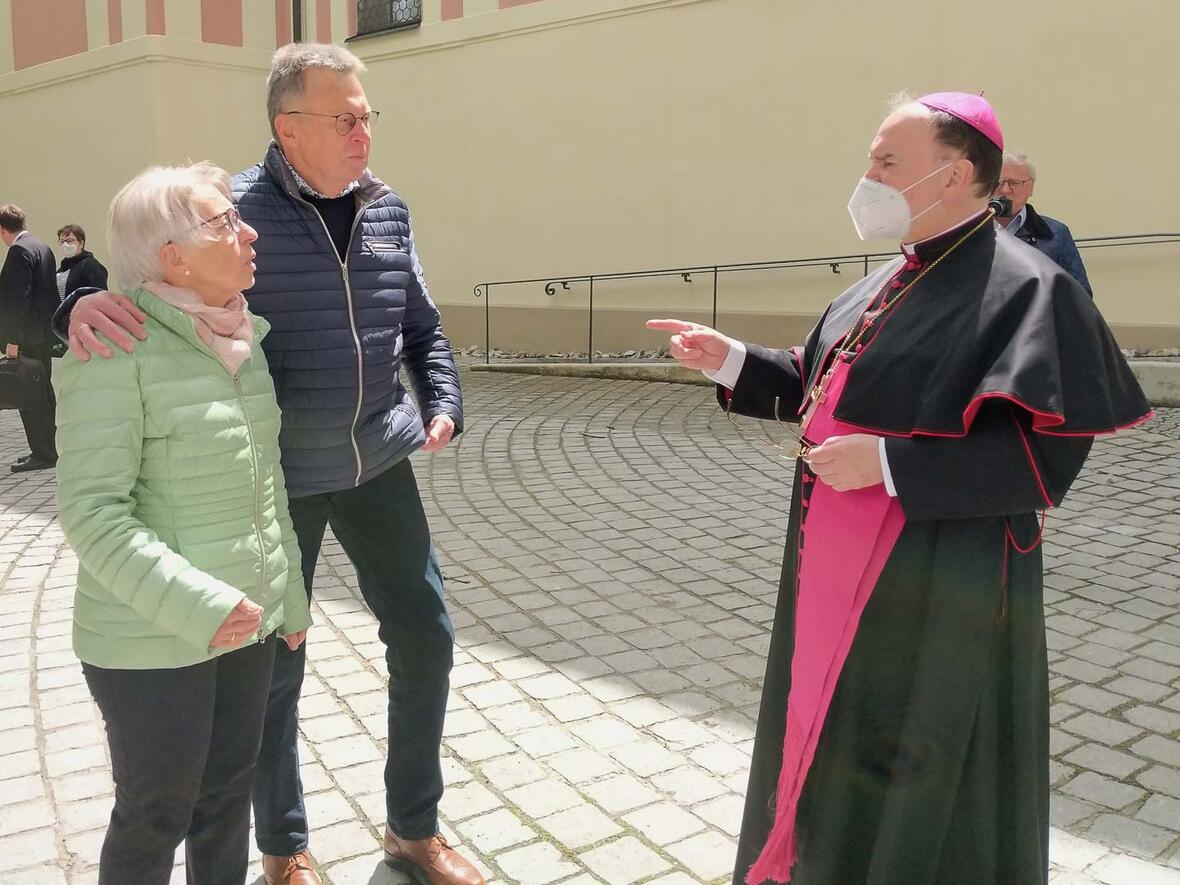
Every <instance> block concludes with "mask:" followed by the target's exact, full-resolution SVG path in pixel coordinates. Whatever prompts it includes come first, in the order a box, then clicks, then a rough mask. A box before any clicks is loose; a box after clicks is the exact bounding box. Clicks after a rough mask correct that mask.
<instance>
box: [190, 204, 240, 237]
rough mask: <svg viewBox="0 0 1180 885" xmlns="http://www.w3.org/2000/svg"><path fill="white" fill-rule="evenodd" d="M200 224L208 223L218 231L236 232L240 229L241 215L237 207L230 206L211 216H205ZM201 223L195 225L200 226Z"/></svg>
mask: <svg viewBox="0 0 1180 885" xmlns="http://www.w3.org/2000/svg"><path fill="white" fill-rule="evenodd" d="M201 225H208V226H209V227H210V228H212V229H213V230H215V231H217V232H218V233H224V232H225V231H227V230H228V231H230V232H231V233H235V234H236V233H237V232H238V231H240V230H241V229H242V216H241V215H239V214H238V210H237V209H235V208H234V207H233V206H230V207H229V208H228V209H226V210H225V211H224V212H219V213H218V214H217V215H214V216H213V217H212V218H206V219H205V220H204V221H202V222H201ZM201 225H197V226H198V227H200V226H201Z"/></svg>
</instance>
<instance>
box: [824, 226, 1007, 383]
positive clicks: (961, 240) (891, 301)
mask: <svg viewBox="0 0 1180 885" xmlns="http://www.w3.org/2000/svg"><path fill="white" fill-rule="evenodd" d="M995 216H996V213H995V210H993V209H989V210H988V212H987V215H986V216H984V219H983V221H981V222H979V224H977V225H975V227H973V228H971V230H969V231H967V233H965V234H963V236H961V237H959V239H958V240H957V241H956V242H955V244H954V245H953V246H951V247H950V248H949V249H947V250H946V251H945V252H943V253H942V254H941V255H939V256H938V257H937V258H935V259H934V260H933V261H931V262H930V263H929V264H928V265H926V267H924V268H923V269H922V272H921V273H920V274H918V275H917V276H916V277H914V278H913V279H912V280H910V283H909V285H908V286H906V287H905V288H903V289H902V290H901V291H899V292H898V293H897V294H896V295H894V296H893V297H892V298H890V299H889V300H888V301H886V302H885V303H884V304H882V305H881V307H880V309H879V310H877V311H876V316H875V317H873V318H872V319H871V320H868V321H867V322H864V323H861V327H860V332H859V333H857V336H856V337H855V338H853V339H852V341H850V342H848V343H847V344H843V343H842V344H841V345H840V349H839V350H838V351H837V352H836V357H837V359H839V357H840V356H842V355H843V354H846V353H849V352H850V351H851V350H852V349H853V348H854V347H856V345H857V344H859V343H860V339H861V338H863V337H864V334H865V332H867V331H868V330H869V328H870V327H871V326H872V325H873V324H874V323H875V322H876V321H877V320H879V319H881V317H883V316H884V315H885V312H886V311H887V310H889V308H891V307H893V305H895V304H897V302H899V301H901V299H902V298H904V297H905V296H906V295H908V294H909V292H910V290H911V289H913V288H914V286H916V285H918V282H919V280H921V279H922V277H924V276H926V274H928V273H930V271H932V270H934V268H936V267H938V264H939V262H941V261H942V259H944V258H946V257H947V256H948V255H950V254H951V253H952V252H954V251H955V250H956V249H958V248H959V247H960V246H961V245H963V243H965V242H966V241H967V240H968V239H970V238H971V237H972V236H973V235H974V234H975V233H977V232H978V231H979V230H981V229H982V228H983V226H984V225H985V224H987V223H988V222H989V221H991V220H992V219H993V218H995ZM892 280H893V277H890V278H889V279H888V280H886V281H885V285H884V286H882V287H881V288H880V289H878V290H877V295H874V296H873V300H872V301H870V302H869V304H872V303H873V301H876V300H877V296H878V295H880V294H881V293H882V292H884V291H885V286H888V285H889V283H890V282H892ZM855 328H856V325H855V324H853V326H852V328H851V329H849V330H848V331H847V332H846V333H845V335H844V340H845V341H848V336H849V335H851V334H852V329H855ZM817 386H818V385H817Z"/></svg>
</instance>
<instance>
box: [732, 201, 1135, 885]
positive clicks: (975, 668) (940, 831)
mask: <svg viewBox="0 0 1180 885" xmlns="http://www.w3.org/2000/svg"><path fill="white" fill-rule="evenodd" d="M979 220H980V219H979V218H976V219H973V220H972V221H969V222H967V223H966V224H965V225H964V226H963V227H961V228H960V229H958V230H956V231H951V232H950V233H948V234H946V235H944V236H942V237H939V238H937V239H935V240H932V241H927V242H926V243H923V244H920V245H919V246H918V248H917V252H916V256H914V257H913V258H911V259H909V260H907V259H906V258H904V257H902V258H898V259H897V260H896V261H894V262H891V263H890V264H888V265H886V266H884V267H882V268H881V269H879V270H877V271H876V272H874V273H873V274H871V275H870V276H869V277H867V278H866V279H864V280H862V281H860V282H858V283H857V284H856V285H854V286H853V287H852V288H850V289H849V290H848V291H847V292H845V293H844V294H843V295H841V296H840V297H839V298H837V299H836V301H835V302H833V304H832V305H831V306H830V307H829V308H828V310H827V311H826V313H825V314H824V316H823V318H822V319H821V321H820V323H819V325H817V326H816V328H815V329H814V330H813V331H812V333H811V335H810V336H809V337H808V340H807V344H806V346H805V347H803V348H798V349H794V350H782V351H774V350H768V349H765V348H761V347H758V346H756V345H749V346H748V349H747V357H746V362H745V364H744V366H743V369H742V372H741V375H740V377H739V379H738V382H737V384H736V385H735V388H734V390H733V391H725V390H723V389H719V390H718V397H719V400H720V401H721V402H722V403H724V402H725V401H726V400H729V401H730V408H731V409H732V410H733V411H734V412H737V413H740V414H745V415H750V416H753V417H759V418H771V417H773V416H774V414H775V411H776V405H777V408H778V411H779V413H780V414H781V415H784V416H785V415H789V414H791V413H792V412H794V411H799V410H801V408H802V406H803V405H804V404H805V391H807V390H810V389H811V386H812V385H813V384H814V383H815V382H816V381H818V380H819V378H820V376H821V375H822V373H823V372H824V371H825V370H826V369H827V367H828V364H829V362H830V359H831V356H832V352H833V350H834V348H835V347H836V345H837V344H838V343H839V341H840V339H841V338H842V337H843V336H844V334H845V333H846V332H847V331H848V329H849V328H850V327H851V326H852V325H853V323H854V322H856V320H857V319H858V317H859V316H860V315H861V313H862V311H864V310H865V309H866V307H869V306H870V302H872V303H873V305H875V304H876V303H877V298H876V297H875V296H877V295H878V293H879V292H880V291H881V290H882V288H883V287H885V296H886V297H890V296H892V295H893V294H894V293H895V292H896V291H898V289H895V288H893V280H894V279H897V280H900V281H901V285H902V286H904V285H905V284H906V283H907V282H909V281H910V280H912V279H914V278H915V277H916V276H917V275H918V274H919V273H921V272H922V270H923V269H924V268H926V267H927V266H928V265H929V264H930V262H932V261H933V260H934V259H936V258H937V257H939V256H940V255H942V254H943V253H944V252H946V251H947V249H948V247H950V246H951V245H952V244H953V243H955V242H956V241H958V240H959V239H960V238H961V237H962V236H963V234H964V233H966V232H967V231H970V230H971V229H972V228H973V227H975V225H976V224H977V223H978V222H979ZM835 414H836V417H837V418H839V419H840V420H841V421H844V422H847V423H850V424H854V425H857V426H859V427H862V428H864V430H865V432H868V433H874V434H877V435H881V436H884V437H885V438H886V443H885V446H886V453H887V460H888V462H889V467H890V473H891V475H892V477H893V480H894V485H895V487H896V489H897V492H898V498H899V501H900V503H901V505H902V509H903V511H904V513H905V516H906V525H905V528H904V529H903V530H902V534H901V536H900V538H899V539H898V542H897V544H896V546H895V547H894V549H893V553H892V555H891V556H890V559H889V560H888V562H887V563H886V565H885V568H884V570H883V571H882V573H881V576H880V578H879V579H878V582H877V585H876V587H875V589H874V591H873V595H872V597H871V598H870V600H869V603H868V605H867V607H866V608H865V611H864V614H863V616H862V618H861V621H860V625H859V628H858V631H857V634H856V637H855V639H854V640H853V644H852V647H851V649H850V651H849V655H848V659H847V661H846V663H845V665H844V669H843V670H842V671H841V674H840V677H839V681H838V683H837V687H836V692H835V695H834V696H833V699H832V705H831V708H830V709H829V712H828V716H827V719H826V720H825V723H824V729H823V732H822V735H821V738H820V743H819V747H818V750H817V752H816V756H815V761H814V762H813V764H812V767H811V770H810V772H809V774H808V778H807V781H806V782H805V784H804V788H803V794H802V797H801V799H800V803H799V811H798V818H797V834H798V840H799V861H798V863H797V864H796V865H795V868H794V870H793V873H792V879H791V882H792V885H836V883H838V885H861V883H865V885H949V883H954V885H999V883H1004V885H1009V883H1010V885H1036V883H1045V882H1047V879H1048V830H1049V817H1048V814H1049V773H1048V762H1049V751H1048V735H1049V721H1048V706H1049V692H1048V670H1047V659H1046V647H1045V630H1044V612H1043V601H1042V571H1043V567H1042V560H1041V550H1040V546H1039V538H1040V523H1039V519H1038V517H1037V515H1036V511H1038V510H1043V509H1045V508H1048V507H1051V506H1053V505H1055V504H1058V503H1060V501H1061V500H1062V498H1063V497H1064V495H1065V493H1066V491H1067V490H1068V488H1069V486H1070V484H1071V483H1072V482H1073V480H1074V479H1075V478H1076V476H1077V474H1078V472H1079V471H1080V470H1081V467H1082V464H1083V463H1084V461H1085V458H1086V455H1087V454H1088V452H1089V449H1090V445H1091V442H1092V438H1093V436H1094V435H1095V434H1098V433H1105V432H1109V431H1113V430H1115V429H1117V428H1120V427H1124V426H1130V425H1132V424H1135V423H1137V422H1139V421H1142V420H1144V419H1146V418H1147V417H1149V416H1150V408H1149V406H1148V404H1147V402H1146V401H1145V399H1144V397H1143V394H1142V391H1141V390H1140V389H1139V387H1138V385H1137V384H1136V382H1135V380H1134V377H1133V376H1132V374H1131V372H1130V369H1129V368H1128V366H1127V365H1126V362H1125V361H1124V360H1123V358H1122V355H1121V354H1120V353H1119V350H1118V348H1117V347H1116V345H1115V343H1114V340H1113V338H1112V337H1111V335H1110V332H1109V330H1108V328H1107V326H1106V324H1105V323H1104V322H1103V320H1102V318H1101V316H1100V315H1099V314H1098V312H1097V311H1096V309H1095V308H1094V305H1093V302H1092V301H1091V300H1090V297H1089V295H1088V294H1087V293H1086V292H1085V290H1084V289H1083V288H1082V287H1081V286H1080V284H1078V283H1077V282H1076V281H1075V280H1074V279H1073V278H1072V277H1070V276H1069V275H1068V274H1067V273H1065V272H1064V271H1062V270H1061V269H1060V268H1059V267H1057V265H1055V264H1054V263H1053V262H1051V261H1049V260H1048V259H1047V258H1045V256H1044V255H1042V254H1041V253H1040V252H1038V251H1037V250H1035V249H1033V248H1031V247H1029V246H1027V245H1026V244H1024V243H1021V242H1019V241H1017V240H1016V239H1014V238H1011V237H1009V236H1007V235H1006V234H1002V233H1000V234H997V232H996V230H995V228H994V226H993V225H991V224H984V225H983V226H982V227H980V228H979V229H978V230H977V231H976V232H975V233H974V234H972V235H971V236H970V237H969V238H968V239H967V240H965V241H964V242H963V243H962V245H960V246H959V247H958V248H957V249H955V250H954V251H953V252H950V253H949V254H948V255H947V256H946V257H945V259H944V260H943V261H942V262H941V263H939V264H938V265H937V266H936V267H934V268H933V269H932V270H930V272H929V274H928V275H927V276H926V277H924V278H923V279H922V280H921V281H920V282H918V284H917V285H916V286H915V287H914V289H913V290H912V291H911V292H910V293H909V294H908V295H906V296H905V297H904V298H903V299H902V300H901V301H899V302H898V303H897V305H896V306H895V307H894V308H893V309H891V310H890V311H888V312H887V313H886V314H885V315H884V317H883V318H882V320H880V321H879V322H878V323H877V324H876V325H875V326H874V328H873V330H872V331H871V332H870V333H869V334H868V335H866V336H865V341H864V346H863V349H862V350H860V351H859V352H858V353H857V355H856V357H855V360H854V362H853V364H852V368H851V371H850V374H849V378H848V382H847V386H846V388H845V391H844V394H843V396H842V397H841V400H840V403H839V405H838V407H837V409H836V412H835ZM806 470H807V467H806V465H805V464H803V463H802V462H797V463H796V479H795V489H794V496H793V501H792V507H791V516H790V522H789V525H788V529H787V532H788V537H787V545H786V554H785V556H784V560H783V574H782V580H781V584H780V589H779V599H778V607H777V611H776V616H775V623H774V629H773V633H772V636H771V643H770V649H769V652H768V662H767V670H766V677H765V681H764V686H763V697H762V707H761V712H760V715H759V721H758V729H757V734H756V739H755V746H754V754H753V761H752V766H751V772H750V784H749V789H748V791H747V798H746V808H745V814H744V817H743V822H742V833H741V838H740V841H739V846H738V858H737V865H736V867H735V871H734V882H735V883H738V882H743V881H744V878H745V875H746V872H747V870H748V869H749V867H750V865H751V864H752V863H753V861H754V859H755V858H756V857H757V855H758V853H759V851H760V850H761V848H762V846H763V844H764V843H765V841H766V836H767V834H768V832H769V830H770V827H771V824H772V823H773V820H774V808H773V802H774V795H775V787H776V785H777V782H778V775H779V769H780V768H781V763H782V745H783V732H784V729H785V723H786V701H787V697H788V694H789V691H790V670H791V658H792V653H793V646H794V609H795V592H796V568H797V555H798V550H799V546H800V544H799V541H800V535H801V531H802V529H803V528H804V523H805V520H804V518H803V517H804V515H805V511H804V510H803V508H801V506H800V501H801V497H802V491H803V485H802V483H801V477H802V475H803V473H804V471H806Z"/></svg>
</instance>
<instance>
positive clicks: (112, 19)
mask: <svg viewBox="0 0 1180 885" xmlns="http://www.w3.org/2000/svg"><path fill="white" fill-rule="evenodd" d="M107 23H108V28H109V33H110V38H109V39H110V41H111V43H112V44H113V43H122V42H123V0H107Z"/></svg>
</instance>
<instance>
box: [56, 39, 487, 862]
mask: <svg viewBox="0 0 1180 885" xmlns="http://www.w3.org/2000/svg"><path fill="white" fill-rule="evenodd" d="M363 70H364V66H363V65H362V64H361V62H360V60H359V59H358V58H357V57H356V56H355V55H353V54H352V53H351V52H349V51H348V50H346V49H342V48H340V47H337V46H329V45H319V44H291V45H289V46H285V47H283V48H282V49H280V50H279V51H278V52H277V53H275V57H274V60H273V62H272V66H271V72H270V77H269V80H268V89H267V113H268V116H269V119H270V125H271V132H272V133H273V135H274V141H273V142H272V143H271V145H270V147H269V149H268V151H267V154H266V158H265V159H264V160H263V162H262V163H260V164H259V165H257V166H254V167H251V168H250V169H247V170H246V171H245V172H242V173H240V174H239V175H238V176H236V178H235V179H234V182H233V188H234V194H235V197H236V199H237V204H238V211H240V212H241V217H242V218H243V219H244V220H245V221H246V222H247V223H248V224H249V225H250V226H251V227H253V228H255V229H256V230H257V231H258V233H259V238H258V240H257V241H256V242H255V244H254V249H255V251H256V252H257V257H256V259H255V263H256V264H257V272H256V274H255V279H256V281H255V285H254V288H252V289H251V290H250V291H248V292H247V293H246V296H247V298H248V299H249V303H250V308H251V310H253V311H254V312H255V313H257V314H259V315H261V316H263V317H265V318H266V319H267V320H269V321H270V324H271V332H270V334H269V335H267V337H266V339H265V340H264V342H263V348H264V350H265V351H266V355H267V359H268V361H269V364H270V371H271V374H272V376H273V378H274V382H275V390H276V393H277V394H278V401H279V405H280V406H281V407H282V410H283V427H282V432H281V435H280V437H279V443H280V446H281V448H282V453H283V469H284V471H285V473H286V480H287V488H288V491H289V493H290V497H291V519H292V522H293V523H294V525H295V533H296V535H297V536H298V539H299V547H300V553H301V555H302V559H303V574H304V577H305V579H306V581H307V590H308V594H309V596H310V594H311V590H312V576H313V574H314V572H315V565H316V560H317V558H318V556H319V552H320V545H321V543H322V541H323V537H324V532H325V528H326V526H328V525H331V526H332V531H333V533H334V534H335V536H336V539H337V540H338V541H339V542H340V544H341V545H342V546H343V547H344V549H345V551H346V552H347V553H348V556H349V559H350V560H351V561H352V563H353V565H354V566H355V567H356V571H357V576H358V579H359V583H360V590H361V594H362V595H363V596H364V599H365V602H366V603H367V604H368V606H369V608H370V609H371V610H372V611H373V614H374V615H376V617H377V621H378V624H379V627H378V636H379V638H380V639H381V641H382V642H383V643H384V645H385V648H386V654H385V658H386V665H387V668H388V673H389V685H388V688H389V700H388V710H389V715H388V729H389V730H388V739H389V749H388V758H387V761H386V765H385V790H386V816H387V824H388V826H387V827H386V831H385V841H384V847H385V858H386V862H387V863H389V864H390V865H391V866H394V867H396V868H398V869H401V870H402V871H404V872H409V873H413V874H415V876H416V878H418V879H421V878H422V877H425V878H426V880H427V881H429V882H430V883H431V885H452V883H453V885H479V883H482V882H483V881H484V879H483V876H482V875H481V874H480V873H479V871H478V870H477V869H476V868H475V867H474V866H473V865H472V864H471V863H470V862H468V861H467V860H465V859H464V858H463V857H462V856H460V855H459V854H458V853H457V852H455V851H454V849H452V848H451V847H450V846H449V845H448V844H447V842H446V840H445V839H444V838H443V837H442V835H440V833H439V824H438V803H439V800H440V799H441V797H442V793H443V778H442V768H441V763H440V758H439V751H440V748H441V743H442V730H443V717H444V715H445V712H446V704H447V693H448V690H449V679H450V670H451V661H452V645H453V642H454V631H453V628H452V625H451V620H450V617H449V616H448V614H447V610H446V607H445V605H444V602H443V585H442V574H441V572H440V570H439V565H438V559H437V557H436V555H435V552H434V548H433V546H432V544H431V541H430V530H429V527H428V526H427V524H426V516H425V513H424V511H423V507H422V500H421V497H420V495H419V493H418V488H417V485H416V483H415V479H414V473H413V470H412V469H411V466H410V462H409V455H410V454H411V453H412V452H413V451H415V450H416V449H419V448H421V449H422V450H423V451H438V450H439V449H441V448H443V447H444V446H445V445H447V443H448V442H449V441H450V440H451V438H452V436H453V435H454V434H456V433H458V432H459V430H460V429H461V427H462V421H463V406H462V397H461V394H460V391H459V377H458V373H457V371H456V369H455V363H454V357H453V355H452V353H451V346H450V342H449V341H448V340H447V338H446V336H445V335H444V334H443V331H442V327H441V325H440V318H439V313H438V310H437V309H436V308H435V306H434V303H433V302H432V301H431V299H430V295H429V294H428V292H427V289H426V283H425V281H424V279H423V274H422V265H421V264H420V262H419V261H418V254H417V251H416V249H415V247H414V234H413V230H412V228H411V225H410V215H409V211H408V209H407V208H406V204H405V203H404V202H403V201H402V199H401V198H400V197H399V196H398V195H397V194H395V193H394V192H393V191H392V190H390V189H389V187H388V186H387V185H385V183H384V182H382V181H381V180H380V179H378V178H376V177H374V176H373V175H372V173H370V172H369V169H368V165H369V149H370V145H371V140H372V138H371V133H372V126H373V124H374V123H375V122H376V121H377V112H376V111H374V110H373V109H372V108H370V107H369V103H368V99H367V98H366V96H365V91H364V88H363V87H362V86H361V83H360V80H359V79H358V78H357V75H358V74H359V73H361V72H362V71H363ZM237 222H238V218H237V214H236V213H232V214H227V216H226V219H225V221H224V223H225V224H226V225H229V226H231V227H232V226H235V225H236V224H237ZM74 300H76V299H71V302H69V303H67V304H66V305H63V308H62V310H63V313H65V312H67V311H68V310H69V309H70V307H71V306H73V301H74ZM142 319H143V318H142V316H139V315H138V312H137V311H135V309H134V308H133V307H132V306H131V305H130V303H129V302H127V300H126V299H124V298H123V297H122V296H119V295H112V294H111V293H97V294H93V295H88V296H86V297H83V298H82V299H81V300H77V303H76V306H74V308H73V313H72V316H71V317H70V320H69V339H70V346H71V348H72V349H73V350H74V351H75V353H77V354H78V356H79V358H82V359H84V358H86V356H85V355H86V353H87V352H90V353H98V354H99V355H101V356H108V355H109V354H110V349H109V348H108V347H107V346H106V344H105V343H103V342H102V341H101V340H99V339H98V338H97V337H95V335H94V331H98V332H102V333H104V334H105V335H106V336H107V337H108V338H109V339H110V340H111V341H113V342H114V343H115V344H116V345H119V346H120V347H122V348H123V349H125V350H130V349H131V348H132V346H133V342H132V340H131V338H130V337H129V336H128V335H127V334H126V332H131V333H132V334H133V335H135V336H137V337H140V338H142V337H143V327H142V326H141V325H140V321H141V320H142ZM401 365H404V366H405V369H406V372H407V374H408V376H409V379H410V381H411V383H412V385H413V387H414V389H415V393H416V394H417V396H416V399H417V403H418V406H419V408H420V409H421V414H419V410H418V409H416V408H415V404H414V400H412V399H411V398H410V396H409V394H408V393H407V391H406V390H405V388H404V387H403V386H402V384H401V382H400V381H399V379H398V370H399V367H400V366H401ZM305 647H306V646H301V647H300V648H299V649H298V650H296V651H294V652H292V651H289V650H288V649H287V648H286V647H283V648H282V649H280V653H279V654H278V655H277V656H276V659H275V668H274V674H273V679H272V683H271V691H270V699H269V702H268V706H267V714H266V724H265V731H264V734H263V738H262V747H261V751H260V754H259V759H258V776H257V781H256V783H255V787H254V817H255V838H256V839H257V842H258V847H259V849H260V850H261V851H262V853H263V870H264V872H265V875H266V881H267V883H268V885H318V883H319V882H320V879H319V876H318V875H317V873H316V871H315V869H314V866H315V863H314V861H313V859H312V857H311V855H310V854H309V852H308V842H309V825H308V820H307V812H306V808H305V804H304V798H303V788H302V784H301V782H300V779H299V757H298V751H297V747H296V742H297V737H298V726H297V716H296V705H297V703H298V700H299V694H300V689H301V686H302V683H303V672H304V663H305ZM328 687H329V688H331V684H330V683H329V685H328ZM355 712H357V714H358V715H360V713H361V711H359V710H357V711H355ZM373 737H374V738H375V739H376V738H380V737H381V736H380V735H373Z"/></svg>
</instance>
